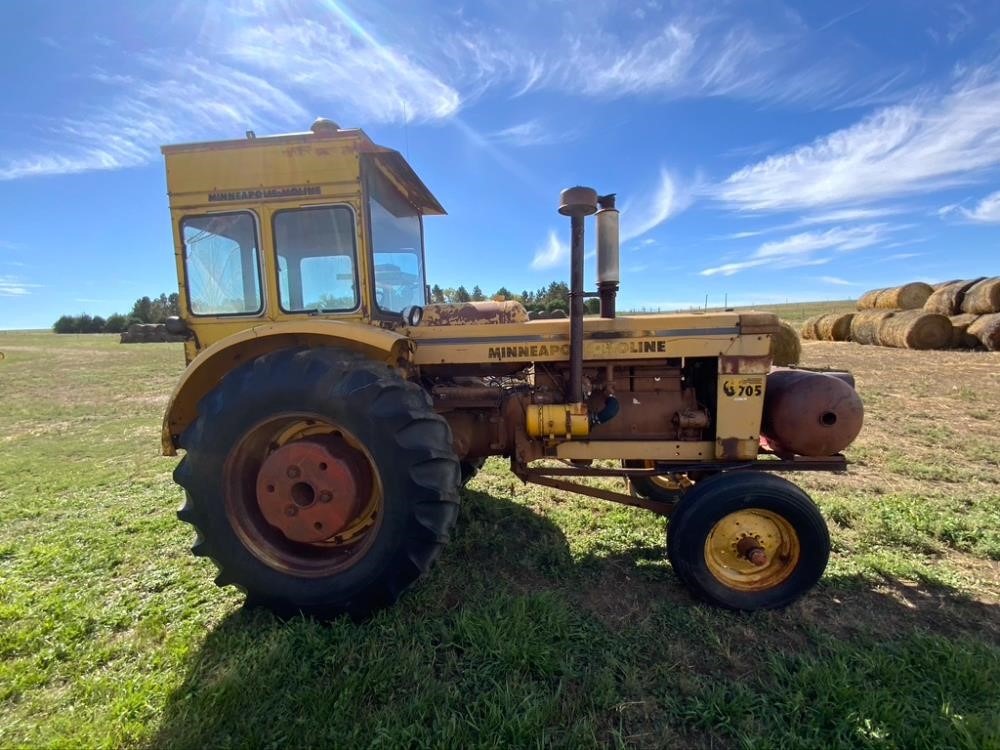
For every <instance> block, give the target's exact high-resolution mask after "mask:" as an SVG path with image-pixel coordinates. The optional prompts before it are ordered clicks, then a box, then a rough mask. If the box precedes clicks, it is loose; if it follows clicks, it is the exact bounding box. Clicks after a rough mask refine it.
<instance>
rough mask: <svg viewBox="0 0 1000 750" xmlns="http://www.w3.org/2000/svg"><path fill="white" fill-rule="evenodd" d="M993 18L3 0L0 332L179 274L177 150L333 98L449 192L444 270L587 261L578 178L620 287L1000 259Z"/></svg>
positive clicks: (766, 289) (287, 118)
mask: <svg viewBox="0 0 1000 750" xmlns="http://www.w3.org/2000/svg"><path fill="white" fill-rule="evenodd" d="M998 30H1000V3H997V2H995V0H994V1H992V2H972V1H966V0H961V1H960V2H945V1H941V2H930V1H927V2H920V1H918V0H913V1H911V2H891V1H890V0H884V1H881V2H879V1H875V0H873V1H871V2H867V3H866V2H856V3H855V2H845V3H820V2H810V3H799V4H793V3H778V2H718V3H712V2H663V1H654V0H649V1H648V2H647V1H642V2H635V3H614V2H603V1H602V0H592V1H591V2H588V3H580V2H562V1H556V0H553V1H551V2H545V1H543V0H535V1H534V2H530V1H528V2H510V1H509V0H508V1H506V2H500V1H497V2H492V1H489V2H466V3H452V2H447V0H442V1H441V2H426V3H420V2H397V3H388V2H379V1H378V0H365V2H348V1H347V0H337V1H336V2H334V0H294V1H293V0H270V1H268V2H265V1H264V0H258V1H254V0H243V1H238V2H229V3H212V2H201V1H199V2H195V1H193V0H181V1H180V2H178V1H177V0H172V1H171V2H152V1H150V0H144V1H143V2H127V3H126V2H119V3H113V2H96V1H93V0H91V1H84V2H76V3H71V2H69V1H68V0H62V1H60V2H54V1H52V0H32V1H31V2H18V1H17V0H7V2H4V3H3V4H2V6H0V55H2V57H3V64H2V65H0V91H3V93H4V96H3V97H2V99H0V122H2V126H0V218H2V223H0V328H21V327H47V326H48V325H50V324H51V323H52V321H53V320H54V319H55V318H56V317H58V316H59V315H60V314H62V313H77V312H82V311H87V312H90V313H91V314H102V315H107V314H108V313H111V312H113V311H125V310H127V309H128V308H129V307H130V306H131V304H132V302H133V301H134V300H135V299H136V298H137V297H139V296H141V295H143V294H150V295H155V294H159V293H160V292H162V291H167V292H169V291H174V290H175V289H176V279H175V276H174V270H173V255H172V248H171V235H170V226H169V214H168V211H167V199H166V186H165V181H164V174H163V166H162V161H161V157H160V154H159V150H158V149H159V146H160V145H161V144H164V143H176V142H185V141H192V140H202V139H215V138H233V137H242V135H243V133H244V131H246V130H250V129H252V130H255V131H256V132H257V134H258V135H263V134H269V133H280V132H292V131H301V130H305V129H307V128H308V126H309V124H310V123H311V122H312V120H313V119H314V117H316V116H319V115H322V116H326V117H330V118H332V119H335V120H336V121H337V122H339V123H340V124H341V125H342V126H344V127H362V128H364V129H365V130H366V131H367V132H368V134H369V135H370V136H372V138H374V139H375V140H376V141H377V142H379V143H382V144H385V145H388V146H392V147H395V148H397V149H399V150H400V151H402V152H403V153H404V154H406V155H407V156H408V158H409V159H410V162H411V163H412V164H413V166H414V168H415V169H416V170H417V172H418V173H419V174H420V175H421V176H422V177H423V178H424V181H425V182H426V183H427V184H428V186H429V187H430V188H431V190H432V191H433V192H434V193H435V194H436V195H437V197H438V198H439V199H440V200H441V202H442V203H443V204H444V206H445V208H446V209H447V210H448V212H449V216H447V217H432V218H429V219H428V220H427V221H426V225H425V226H426V239H427V264H428V273H429V280H430V281H431V283H439V284H441V285H442V286H445V287H447V286H455V285H458V284H463V283H464V284H466V285H467V286H469V287H470V288H471V286H472V285H474V284H479V285H481V286H482V287H483V289H484V290H485V291H487V292H491V291H493V290H495V289H496V288H497V287H499V286H501V285H503V286H507V287H508V288H510V289H513V290H515V291H520V290H521V289H524V288H527V289H535V288H537V287H539V286H540V285H542V284H545V283H547V282H548V281H551V280H553V279H567V278H568V269H567V264H568V259H567V255H568V251H567V241H568V237H569V227H568V224H567V222H566V220H565V219H563V218H562V217H560V216H558V214H557V213H556V206H557V203H558V196H559V191H560V189H562V188H563V187H566V186H569V185H571V184H587V185H592V186H593V187H595V188H597V189H598V190H599V191H601V192H617V193H618V194H619V205H620V206H621V207H623V209H624V210H623V214H622V231H623V240H624V242H623V247H622V291H621V294H620V296H619V306H620V308H621V309H628V308H663V309H672V308H683V307H687V306H689V305H698V304H702V303H703V302H704V300H705V295H708V297H709V302H710V304H712V305H719V304H722V301H723V299H724V295H728V300H729V302H730V304H753V303H767V302H778V301H782V302H783V301H785V300H789V301H801V300H808V299H830V298H846V297H854V296H857V295H858V294H859V293H860V292H861V291H863V290H865V289H867V288H870V287H876V286H887V285H889V284H895V283H900V282H903V281H908V280H913V279H926V280H930V281H934V280H941V279H945V278H951V277H967V276H980V275H984V274H998V273H1000V261H998V259H1000V254H998V252H997V250H998V244H1000V243H998V237H1000V231H998V230H1000V180H998V176H1000V31H998ZM588 231H589V232H590V237H592V236H593V230H592V227H590V228H588ZM590 266H592V261H588V278H591V276H592V269H591V268H590Z"/></svg>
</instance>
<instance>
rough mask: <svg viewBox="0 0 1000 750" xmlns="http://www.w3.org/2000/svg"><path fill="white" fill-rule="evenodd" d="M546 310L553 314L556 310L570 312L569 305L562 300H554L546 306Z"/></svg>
mask: <svg viewBox="0 0 1000 750" xmlns="http://www.w3.org/2000/svg"><path fill="white" fill-rule="evenodd" d="M545 309H546V310H548V311H549V312H552V311H554V310H562V311H563V312H568V311H569V305H568V304H567V303H566V302H564V301H563V300H561V299H554V300H552V301H550V302H549V303H548V304H547V305H546V306H545Z"/></svg>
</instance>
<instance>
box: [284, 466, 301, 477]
mask: <svg viewBox="0 0 1000 750" xmlns="http://www.w3.org/2000/svg"><path fill="white" fill-rule="evenodd" d="M301 473H302V472H301V471H299V467H298V466H289V467H288V471H286V472H285V474H287V475H288V478H289V479H297V478H298V476H299V474H301Z"/></svg>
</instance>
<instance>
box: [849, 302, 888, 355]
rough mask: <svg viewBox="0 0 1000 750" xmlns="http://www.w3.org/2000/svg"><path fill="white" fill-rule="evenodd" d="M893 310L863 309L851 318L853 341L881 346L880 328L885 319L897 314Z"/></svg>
mask: <svg viewBox="0 0 1000 750" xmlns="http://www.w3.org/2000/svg"><path fill="white" fill-rule="evenodd" d="M895 314H896V313H894V312H893V311H892V310H862V311H861V312H857V313H855V314H854V317H853V318H852V319H851V341H856V342H857V343H859V344H868V345H869V346H871V345H874V346H879V345H880V344H881V343H882V342H881V340H880V339H879V329H880V327H881V326H882V323H883V321H885V320H888V319H889V318H891V317H892V316H893V315H895Z"/></svg>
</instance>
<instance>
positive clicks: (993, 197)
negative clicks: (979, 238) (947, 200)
mask: <svg viewBox="0 0 1000 750" xmlns="http://www.w3.org/2000/svg"><path fill="white" fill-rule="evenodd" d="M959 211H961V213H962V215H963V216H964V217H965V218H967V219H969V220H971V221H978V222H982V223H984V224H995V223H997V222H1000V190H997V191H996V192H995V193H990V194H989V195H987V196H986V197H985V198H983V199H982V200H981V201H979V203H977V204H976V207H975V208H973V209H972V210H971V211H970V210H969V209H967V208H960V209H959Z"/></svg>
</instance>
